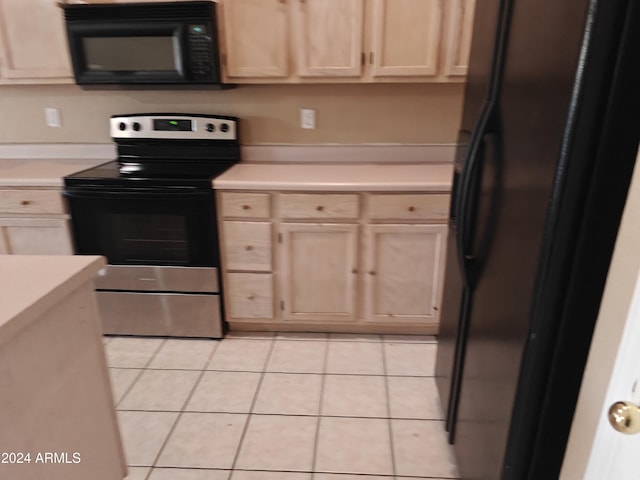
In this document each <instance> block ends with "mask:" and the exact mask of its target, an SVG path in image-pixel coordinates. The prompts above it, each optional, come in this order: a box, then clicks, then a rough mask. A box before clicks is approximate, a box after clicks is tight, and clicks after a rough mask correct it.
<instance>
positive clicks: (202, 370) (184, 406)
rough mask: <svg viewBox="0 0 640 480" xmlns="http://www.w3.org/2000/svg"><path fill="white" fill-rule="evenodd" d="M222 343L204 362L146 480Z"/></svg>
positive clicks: (218, 343)
mask: <svg viewBox="0 0 640 480" xmlns="http://www.w3.org/2000/svg"><path fill="white" fill-rule="evenodd" d="M221 342H222V340H220V341H219V342H216V344H215V346H214V347H213V349H211V353H209V358H208V359H207V361H206V362H204V366H203V367H202V369H201V370H200V375H199V376H198V378H197V379H196V381H195V383H194V384H193V387H192V388H191V391H190V392H189V395H187V398H186V399H185V401H184V403H183V404H182V409H181V410H180V411H179V412H178V415H176V419H175V420H174V422H173V425H171V428H170V429H169V432H168V433H167V436H166V437H164V441H163V442H162V445H161V446H160V448H159V449H158V453H157V454H156V457H155V458H154V459H153V462H152V463H151V468H150V469H149V473H147V475H146V477H145V480H149V477H150V476H151V474H152V472H153V469H154V468H155V466H156V464H157V463H158V460H159V459H160V456H161V455H162V452H163V451H164V449H165V447H166V446H167V443H169V438H171V435H173V432H174V431H175V429H176V426H177V425H178V422H179V421H180V419H181V418H182V414H183V413H184V409H185V408H186V406H187V405H188V404H189V402H190V401H191V398H192V397H193V394H194V393H195V391H196V389H197V388H198V385H200V381H201V380H202V377H203V376H204V374H205V372H206V370H205V368H206V366H207V365H209V362H211V359H212V358H213V356H214V355H215V353H216V352H217V351H218V347H219V346H220V343H221ZM163 345H164V344H163ZM154 357H155V355H154Z"/></svg>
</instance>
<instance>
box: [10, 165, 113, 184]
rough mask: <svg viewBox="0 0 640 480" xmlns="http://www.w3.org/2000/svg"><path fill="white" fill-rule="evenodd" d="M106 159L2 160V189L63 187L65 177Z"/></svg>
mask: <svg viewBox="0 0 640 480" xmlns="http://www.w3.org/2000/svg"><path fill="white" fill-rule="evenodd" d="M107 161H108V160H104V159H79V158H70V159H61V158H56V159H43V158H38V159H4V158H3V159H0V187H62V186H63V183H64V182H63V177H65V176H66V175H70V174H72V173H75V172H79V171H80V170H85V169H87V168H91V167H94V166H96V165H100V164H101V163H105V162H107Z"/></svg>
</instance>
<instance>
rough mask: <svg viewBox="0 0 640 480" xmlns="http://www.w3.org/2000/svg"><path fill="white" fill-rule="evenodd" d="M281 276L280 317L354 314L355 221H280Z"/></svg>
mask: <svg viewBox="0 0 640 480" xmlns="http://www.w3.org/2000/svg"><path fill="white" fill-rule="evenodd" d="M281 233H282V245H281V254H280V265H281V272H280V279H281V284H280V285H281V292H282V298H283V301H282V303H281V305H280V308H281V309H282V318H283V319H284V320H285V321H304V322H308V321H324V322H326V321H345V322H346V321H353V320H354V319H355V318H356V312H355V306H356V289H355V282H356V274H357V271H356V268H357V254H356V252H357V242H358V225H352V224H321V225H319V224H294V223H283V224H282V225H281Z"/></svg>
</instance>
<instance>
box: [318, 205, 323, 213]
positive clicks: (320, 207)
mask: <svg viewBox="0 0 640 480" xmlns="http://www.w3.org/2000/svg"><path fill="white" fill-rule="evenodd" d="M316 210H318V211H319V212H321V211H323V210H324V207H323V206H322V205H318V206H317V207H316Z"/></svg>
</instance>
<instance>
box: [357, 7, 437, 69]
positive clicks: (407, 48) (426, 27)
mask: <svg viewBox="0 0 640 480" xmlns="http://www.w3.org/2000/svg"><path fill="white" fill-rule="evenodd" d="M441 23H442V0H373V28H372V41H373V51H372V52H371V54H370V57H371V60H372V62H371V63H372V74H373V76H399V75H409V76H417V75H423V76H432V75H436V74H437V71H438V51H439V49H440V31H441V28H440V25H441Z"/></svg>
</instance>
